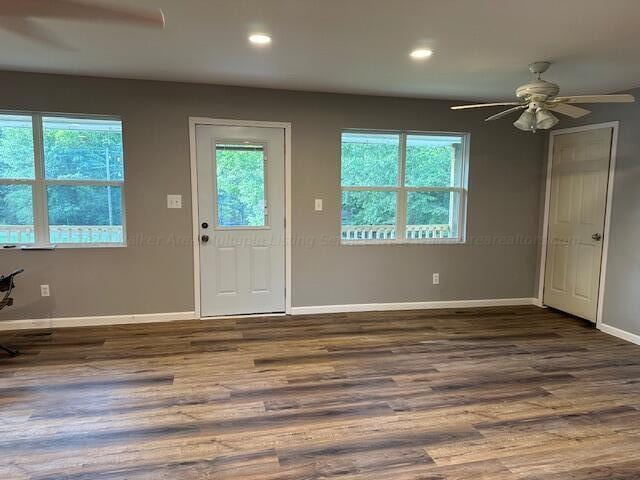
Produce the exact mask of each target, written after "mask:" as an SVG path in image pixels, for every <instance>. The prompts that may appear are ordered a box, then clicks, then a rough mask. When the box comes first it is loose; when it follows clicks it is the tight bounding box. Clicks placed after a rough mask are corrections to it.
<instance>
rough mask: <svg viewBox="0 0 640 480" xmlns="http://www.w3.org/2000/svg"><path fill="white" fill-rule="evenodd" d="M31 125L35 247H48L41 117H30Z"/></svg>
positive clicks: (47, 216) (36, 115) (47, 217)
mask: <svg viewBox="0 0 640 480" xmlns="http://www.w3.org/2000/svg"><path fill="white" fill-rule="evenodd" d="M31 118H32V125H33V149H34V152H33V158H34V162H35V165H34V167H35V174H36V179H35V182H34V185H33V223H34V232H35V243H36V245H49V215H48V213H47V212H48V207H47V190H46V188H47V187H46V184H45V182H44V139H43V130H42V115H38V114H35V115H33V116H32V117H31Z"/></svg>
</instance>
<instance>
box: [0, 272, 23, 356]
mask: <svg viewBox="0 0 640 480" xmlns="http://www.w3.org/2000/svg"><path fill="white" fill-rule="evenodd" d="M22 272H24V270H23V269H20V270H16V271H15V272H11V273H10V274H9V275H0V292H5V294H4V297H3V298H2V300H0V310H2V309H3V308H4V307H10V306H11V305H13V298H11V292H12V291H13V289H14V287H15V286H16V285H15V283H14V281H13V280H14V278H15V277H16V275H19V274H21V273H22ZM0 350H4V351H5V352H7V353H8V354H9V355H10V356H12V357H15V356H16V355H18V351H17V350H13V349H11V348H8V347H5V346H4V345H2V344H0Z"/></svg>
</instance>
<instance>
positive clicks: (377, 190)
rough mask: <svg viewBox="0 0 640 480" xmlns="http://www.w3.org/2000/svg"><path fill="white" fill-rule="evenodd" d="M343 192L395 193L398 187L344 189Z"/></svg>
mask: <svg viewBox="0 0 640 480" xmlns="http://www.w3.org/2000/svg"><path fill="white" fill-rule="evenodd" d="M342 190H345V191H351V192H395V191H397V190H398V187H359V186H358V187H344V186H343V187H342Z"/></svg>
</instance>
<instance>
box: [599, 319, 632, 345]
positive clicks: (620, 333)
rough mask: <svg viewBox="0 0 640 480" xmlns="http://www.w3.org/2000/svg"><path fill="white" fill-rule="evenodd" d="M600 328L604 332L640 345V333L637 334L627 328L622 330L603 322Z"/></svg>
mask: <svg viewBox="0 0 640 480" xmlns="http://www.w3.org/2000/svg"><path fill="white" fill-rule="evenodd" d="M598 329H599V330H602V331H603V332H604V333H608V334H609V335H613V336H614V337H618V338H621V339H623V340H626V341H628V342H631V343H635V344H636V345H640V335H636V334H635V333H630V332H627V331H626V330H621V329H619V328H616V327H612V326H611V325H607V324H605V323H601V324H600V325H598Z"/></svg>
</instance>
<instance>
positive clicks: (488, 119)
mask: <svg viewBox="0 0 640 480" xmlns="http://www.w3.org/2000/svg"><path fill="white" fill-rule="evenodd" d="M528 106H529V105H528V104H527V105H518V106H517V107H513V108H509V109H507V110H505V111H503V112H500V113H496V114H495V115H491V116H490V117H488V118H485V120H484V121H485V122H490V121H491V120H497V119H499V118H502V117H506V116H507V115H509V114H511V113H514V112H517V111H518V110H524V109H525V108H527V107H528Z"/></svg>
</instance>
